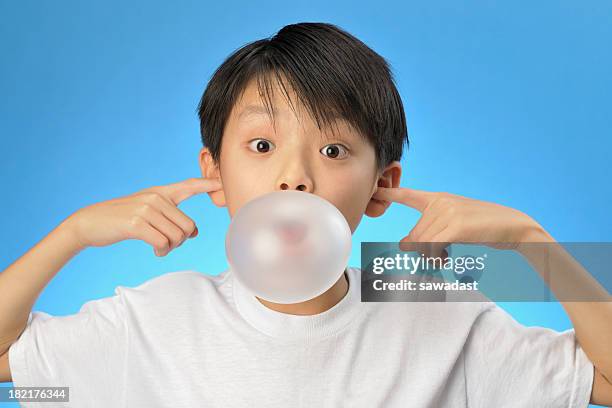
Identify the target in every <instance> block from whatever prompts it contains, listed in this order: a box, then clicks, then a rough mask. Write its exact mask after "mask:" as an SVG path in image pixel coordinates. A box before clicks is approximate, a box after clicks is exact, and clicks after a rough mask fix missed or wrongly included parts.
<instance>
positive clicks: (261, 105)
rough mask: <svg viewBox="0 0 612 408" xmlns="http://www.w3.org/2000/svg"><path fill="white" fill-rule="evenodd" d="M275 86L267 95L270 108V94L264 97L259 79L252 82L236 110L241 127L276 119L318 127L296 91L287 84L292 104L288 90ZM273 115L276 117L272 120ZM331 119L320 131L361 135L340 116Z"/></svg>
mask: <svg viewBox="0 0 612 408" xmlns="http://www.w3.org/2000/svg"><path fill="white" fill-rule="evenodd" d="M273 83H274V86H273V89H271V90H270V93H269V94H268V95H267V96H268V97H269V100H268V102H269V104H270V106H268V107H266V103H265V97H266V95H262V94H260V89H259V87H258V84H257V81H256V80H255V79H253V80H251V81H249V83H248V84H247V85H246V86H245V89H244V91H243V93H242V94H241V95H240V96H239V98H238V99H237V101H236V103H235V104H234V106H233V108H232V113H231V118H232V119H233V120H234V121H236V122H238V124H241V125H248V123H249V122H258V123H259V122H261V121H263V122H271V121H272V119H274V122H277V121H278V120H281V121H282V120H297V121H299V122H300V123H302V124H308V125H310V126H315V127H316V126H317V125H316V120H315V118H314V117H313V116H312V114H311V112H310V111H309V110H308V109H307V108H306V107H305V106H304V104H303V103H302V102H301V101H300V99H299V98H298V96H297V94H296V93H295V91H293V89H292V88H291V87H290V86H289V85H288V84H287V83H286V82H285V90H286V92H287V93H288V94H289V98H290V101H288V100H287V95H286V94H285V91H284V90H283V89H282V88H281V87H280V85H279V84H278V83H277V82H276V81H273ZM270 114H272V115H273V116H274V118H272V117H270ZM328 117H329V118H330V120H331V121H332V122H331V123H330V124H329V125H327V126H326V125H325V124H324V123H321V128H320V130H321V132H322V133H334V132H335V131H336V130H340V131H341V132H342V133H343V134H351V135H355V136H357V135H359V134H360V133H359V132H358V131H357V130H356V129H355V128H354V126H352V125H351V124H350V123H349V122H348V121H346V120H345V119H344V118H342V117H341V116H340V115H337V114H330V113H328Z"/></svg>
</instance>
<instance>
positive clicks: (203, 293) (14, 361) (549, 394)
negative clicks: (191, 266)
mask: <svg viewBox="0 0 612 408" xmlns="http://www.w3.org/2000/svg"><path fill="white" fill-rule="evenodd" d="M347 275H348V278H349V291H348V293H347V295H346V296H345V297H344V298H342V300H341V301H340V302H339V303H337V304H336V305H335V306H334V307H332V308H331V309H329V310H327V311H325V312H323V313H320V314H317V315H312V316H297V315H289V314H284V313H280V312H276V311H274V310H271V309H269V308H267V307H266V306H264V305H262V304H261V303H260V302H259V301H258V300H257V299H256V298H255V297H253V296H252V295H250V294H249V293H248V292H247V291H246V290H245V289H244V287H243V286H242V285H240V284H239V282H238V281H236V280H235V279H234V278H233V275H232V273H231V269H227V270H225V271H223V272H222V273H221V274H220V275H218V276H208V275H204V274H202V273H199V272H195V271H178V272H172V273H167V274H165V275H162V276H159V277H156V278H153V279H150V280H148V281H146V282H144V283H143V284H141V285H139V286H137V287H134V288H129V287H123V286H118V287H117V288H116V290H115V293H116V294H115V295H114V296H111V297H108V298H102V299H97V300H92V301H89V302H87V303H85V304H84V305H83V307H82V308H81V309H80V311H79V312H78V313H76V314H74V315H70V316H50V315H49V314H46V313H43V312H33V313H32V314H31V316H30V320H29V322H28V325H27V327H26V329H25V330H24V332H23V333H22V334H21V336H20V337H19V339H18V340H17V341H16V342H15V343H13V345H12V346H11V348H10V349H9V364H10V368H11V373H12V377H13V383H14V386H38V387H40V386H68V387H70V402H69V403H62V404H56V405H54V404H51V403H48V402H45V403H40V404H38V405H37V404H36V403H24V404H23V405H22V406H24V407H37V406H39V407H52V406H62V407H64V406H65V407H68V406H70V407H79V408H81V407H105V408H106V407H117V408H119V407H130V408H132V407H146V408H150V407H173V408H178V407H185V408H187V407H189V408H192V407H247V406H248V407H282V408H287V407H351V408H353V407H368V408H372V407H487V408H488V407H496V408H500V407H513V408H516V407H538V408H543V407H587V406H588V401H589V397H590V394H591V387H592V381H593V364H592V363H591V362H590V361H589V359H588V358H587V356H586V354H585V353H584V351H583V350H582V348H581V347H580V345H579V344H578V343H577V342H576V337H575V333H574V330H573V329H571V330H566V331H563V332H557V331H554V330H551V329H548V328H542V327H526V326H523V325H521V324H519V323H518V322H516V321H515V320H514V319H513V318H512V316H510V315H509V314H508V313H507V312H505V311H504V310H503V309H501V308H499V307H498V306H497V305H496V304H495V303H494V302H460V303H457V302H448V303H444V302H435V303H434V302H403V303H400V302H397V303H394V302H381V303H367V302H361V298H360V291H361V286H360V284H361V281H360V280H361V272H360V270H359V268H347Z"/></svg>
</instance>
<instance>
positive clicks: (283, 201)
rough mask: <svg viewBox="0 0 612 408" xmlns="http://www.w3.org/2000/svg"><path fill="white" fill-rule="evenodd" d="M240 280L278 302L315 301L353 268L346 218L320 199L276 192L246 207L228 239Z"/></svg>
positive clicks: (230, 259)
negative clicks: (350, 262) (349, 263)
mask: <svg viewBox="0 0 612 408" xmlns="http://www.w3.org/2000/svg"><path fill="white" fill-rule="evenodd" d="M225 252H226V255H227V260H228V263H229V264H230V267H231V269H232V272H233V274H234V276H235V278H236V279H237V280H238V281H239V283H241V284H242V285H243V286H244V287H245V288H246V289H247V290H248V291H250V292H251V293H252V294H254V295H256V296H258V297H260V298H262V299H264V300H267V301H270V302H274V303H297V302H304V301H306V300H309V299H312V298H314V297H316V296H318V295H320V294H321V293H323V292H325V291H326V290H328V289H329V288H331V287H332V286H333V284H334V283H335V282H336V281H337V280H338V279H339V278H340V276H341V275H342V273H343V272H344V269H345V268H346V266H347V262H348V258H349V256H350V252H351V229H350V227H349V225H348V223H347V222H346V219H345V218H344V216H343V215H342V213H341V212H340V211H339V210H338V209H337V208H336V207H335V206H334V205H333V204H332V203H330V202H329V201H327V200H325V199H324V198H321V197H319V196H317V195H315V194H311V193H306V192H302V191H296V190H283V191H274V192H271V193H267V194H264V195H262V196H260V197H257V198H255V199H253V200H251V201H249V202H248V203H247V204H245V205H244V206H243V207H241V208H240V209H239V210H238V211H237V212H236V214H234V217H233V218H232V222H231V223H230V226H229V229H228V231H227V234H226V237H225Z"/></svg>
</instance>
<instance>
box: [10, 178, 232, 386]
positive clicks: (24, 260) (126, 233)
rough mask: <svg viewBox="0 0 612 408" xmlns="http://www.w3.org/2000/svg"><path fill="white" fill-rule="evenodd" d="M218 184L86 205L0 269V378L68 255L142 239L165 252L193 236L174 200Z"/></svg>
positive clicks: (183, 185) (193, 183)
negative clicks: (40, 298)
mask: <svg viewBox="0 0 612 408" xmlns="http://www.w3.org/2000/svg"><path fill="white" fill-rule="evenodd" d="M220 188H221V182H220V180H219V179H201V178H191V179H187V180H185V181H182V182H178V183H174V184H169V185H165V186H156V187H151V188H148V189H144V190H141V191H139V192H137V193H135V194H132V195H129V196H127V197H121V198H117V199H113V200H109V201H104V202H101V203H97V204H93V205H91V206H88V207H85V208H83V209H80V210H79V211H77V212H75V213H74V214H72V215H71V216H70V217H68V218H67V219H65V220H64V221H63V222H62V223H61V224H60V225H59V226H57V227H56V228H55V229H53V231H51V232H50V233H49V234H48V235H47V236H46V237H45V238H44V239H42V240H41V241H40V242H38V243H37V244H36V245H35V246H34V247H33V248H32V249H30V250H29V251H28V252H27V253H25V254H24V255H23V256H22V257H20V258H19V259H17V261H15V262H14V263H13V264H11V265H10V266H9V267H8V268H7V269H6V270H4V271H3V272H2V273H0V382H1V381H11V375H10V372H9V366H8V353H7V351H8V349H9V348H10V346H11V344H13V343H14V342H15V340H17V339H18V338H19V336H20V335H21V333H22V332H23V330H24V329H25V328H26V326H27V322H28V317H29V315H30V312H31V310H32V307H33V305H34V303H35V301H36V299H37V298H38V296H39V294H40V293H41V292H42V290H43V289H44V287H45V286H46V285H47V284H48V283H49V281H51V279H53V277H54V276H55V275H56V274H57V272H58V271H59V270H60V269H61V268H62V267H63V266H64V265H65V264H66V263H67V262H68V261H69V260H70V259H71V258H72V257H73V256H75V255H76V254H78V253H79V252H80V251H81V250H83V249H84V248H87V247H90V246H107V245H111V244H113V243H116V242H119V241H123V240H126V239H139V240H142V241H145V242H147V243H148V244H150V245H151V246H152V247H153V248H154V249H155V254H156V255H157V256H165V255H167V254H168V253H169V252H170V251H172V250H173V249H175V248H177V247H178V246H180V245H181V244H182V243H183V242H184V241H185V240H186V239H188V238H193V237H195V236H196V235H197V234H198V230H197V227H196V225H195V223H194V222H193V220H192V219H190V218H189V217H188V216H187V215H185V214H184V213H183V212H182V211H181V210H179V209H178V207H177V206H178V204H179V203H180V202H181V201H183V200H185V199H187V198H189V197H191V196H193V195H195V194H199V193H209V192H211V191H216V190H219V189H220Z"/></svg>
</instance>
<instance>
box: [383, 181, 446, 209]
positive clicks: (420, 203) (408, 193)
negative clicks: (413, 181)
mask: <svg viewBox="0 0 612 408" xmlns="http://www.w3.org/2000/svg"><path fill="white" fill-rule="evenodd" d="M434 196H435V193H433V192H430V191H424V190H416V189H414V188H406V187H390V188H389V187H380V186H379V187H378V190H376V193H374V195H373V196H372V198H375V199H377V200H385V201H392V202H398V203H402V204H405V205H407V206H409V207H412V208H415V209H417V210H419V211H420V212H423V210H425V208H426V207H427V205H428V204H429V203H430V201H431V200H432V199H433V197H434Z"/></svg>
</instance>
